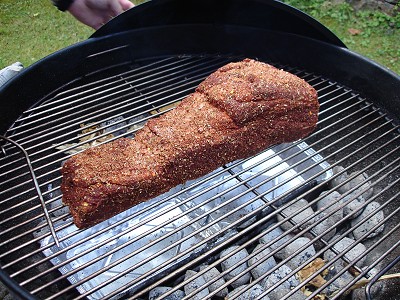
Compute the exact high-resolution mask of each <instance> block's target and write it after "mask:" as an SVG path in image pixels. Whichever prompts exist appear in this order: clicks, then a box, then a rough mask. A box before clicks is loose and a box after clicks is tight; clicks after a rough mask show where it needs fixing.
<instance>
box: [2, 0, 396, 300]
mask: <svg viewBox="0 0 400 300" xmlns="http://www.w3.org/2000/svg"><path fill="white" fill-rule="evenodd" d="M245 57H250V58H254V59H258V60H260V61H264V62H267V63H270V64H273V65H275V66H277V67H279V68H282V69H284V70H287V71H289V72H291V73H294V74H296V75H297V76H299V77H301V78H303V79H305V80H306V81H307V82H309V83H310V84H311V85H312V86H313V87H314V88H315V89H316V90H317V91H318V96H319V101H320V104H321V111H320V116H319V122H318V128H317V130H316V131H315V132H314V133H313V134H311V135H310V136H309V137H307V138H305V139H304V140H301V141H297V142H294V143H291V144H285V145H277V146H275V147H271V148H270V149H267V150H266V151H264V152H263V153H261V154H260V155H258V156H256V157H253V158H249V159H246V160H242V161H237V162H233V163H231V164H228V165H226V166H224V167H223V168H220V169H218V170H215V171H214V172H213V173H211V174H209V175H207V176H206V177H204V178H200V179H199V180H195V181H192V182H188V183H186V184H184V185H182V186H178V187H176V188H174V189H172V190H171V191H170V192H168V193H166V194H164V195H161V196H160V197H157V198H156V199H153V200H150V201H148V202H146V203H143V204H140V205H138V206H137V207H134V208H132V209H130V210H128V211H127V212H124V213H122V214H120V215H118V216H116V217H115V218H112V219H110V220H108V221H105V222H103V223H101V224H99V225H96V226H95V227H93V228H90V229H88V230H84V231H82V230H81V231H79V230H77V228H76V227H74V225H73V224H72V219H71V217H70V215H69V213H68V210H67V209H66V208H65V207H64V206H63V205H62V203H61V193H60V190H59V185H60V180H61V176H60V167H61V164H62V163H63V161H65V160H66V159H67V158H68V157H70V156H71V155H72V154H73V153H76V152H79V151H82V150H83V149H84V148H87V147H89V146H94V145H96V144H102V143H106V142H108V141H111V140H114V139H117V138H118V137H121V136H127V137H131V136H134V133H135V132H136V131H137V130H138V129H139V128H140V127H141V126H142V125H143V123H144V122H145V121H147V120H148V119H151V118H154V117H156V116H158V115H160V114H162V113H164V112H166V111H168V110H170V109H173V106H174V105H175V104H176V102H177V101H180V100H181V99H183V98H184V97H185V96H186V95H188V94H189V93H191V92H192V91H193V90H194V88H195V87H196V86H197V85H198V84H199V83H200V82H201V81H202V80H203V79H204V78H205V77H206V76H207V75H208V74H210V73H211V72H213V71H214V70H216V69H217V68H218V67H220V66H222V65H224V64H226V63H228V62H232V61H238V60H241V59H243V58H245ZM0 99H1V103H2V112H1V116H2V119H1V123H0V132H1V133H2V136H1V142H2V144H1V150H2V154H1V158H0V160H1V165H0V169H1V172H0V174H1V175H0V182H1V191H0V207H1V209H0V215H1V218H0V236H1V239H0V247H1V248H0V249H1V250H0V259H1V260H0V261H1V269H0V276H1V277H0V278H1V280H2V281H3V282H4V283H5V284H6V285H7V286H8V287H9V288H10V290H11V291H12V292H13V294H15V296H16V297H18V298H22V299H36V298H40V299H117V298H127V299H148V298H149V295H152V294H151V293H153V292H154V288H156V287H160V286H167V287H169V288H172V289H170V290H169V291H168V292H167V293H165V294H164V295H163V296H164V297H167V296H168V295H172V294H173V293H176V291H178V290H181V291H183V290H185V289H186V295H185V296H184V298H183V299H196V298H192V297H195V296H196V295H197V296H198V297H199V298H197V299H202V298H211V299H220V297H218V294H219V292H221V291H223V290H224V289H228V292H230V293H231V294H230V295H231V296H230V297H231V299H234V298H235V297H236V296H239V294H242V296H244V295H245V294H248V293H249V291H250V290H253V291H254V290H255V288H257V287H259V286H263V288H262V290H261V292H260V293H259V294H257V296H254V297H253V298H251V299H267V298H263V297H265V296H266V295H269V296H270V297H272V294H273V292H274V291H277V290H278V289H279V286H281V285H283V284H285V283H287V282H290V281H291V280H292V279H293V277H295V279H296V280H297V281H298V283H297V284H296V285H294V286H292V287H291V288H290V289H288V290H286V292H285V293H284V294H283V295H281V296H280V297H281V299H298V298H296V297H299V295H301V298H299V299H306V298H307V299H313V298H314V297H317V296H320V297H321V295H323V294H324V295H325V294H327V298H326V299H339V298H349V299H351V298H353V299H359V298H357V297H361V299H362V297H366V298H368V299H372V298H374V299H383V298H385V299H397V298H396V297H397V296H398V294H399V293H400V291H399V289H398V287H397V286H398V281H396V280H395V279H391V280H389V279H388V280H384V281H383V282H384V283H383V284H382V283H379V282H377V280H378V279H382V276H387V275H389V274H391V273H396V272H398V269H399V267H398V261H399V255H400V251H399V244H400V241H399V240H400V239H399V236H400V228H399V227H400V220H399V210H400V205H399V204H400V197H399V193H400V189H399V186H400V184H399V178H400V170H399V161H400V152H399V146H400V140H399V137H400V131H399V117H400V78H399V76H397V75H396V74H394V73H393V72H390V71H388V70H386V69H384V68H383V67H381V66H379V65H378V64H376V63H374V62H372V61H370V60H368V59H366V58H364V57H362V56H360V55H358V54H356V53H353V52H351V51H349V50H348V49H347V48H346V47H345V46H344V45H343V43H342V42H341V41H340V40H339V39H338V38H337V37H336V36H334V35H333V34H332V33H331V32H330V31H329V30H327V29H326V28H325V27H323V26H322V25H321V24H319V23H318V22H316V21H315V20H313V19H312V18H310V17H308V16H307V15H305V14H303V13H302V12H300V11H298V10H296V9H294V8H292V7H289V6H287V5H285V4H283V3H281V2H278V1H276V2H275V1H255V0H254V1H253V0H251V1H235V0H231V1H217V2H215V1H207V0H203V1H194V0H185V1H183V0H175V1H172V0H170V1H169V0H164V1H162V0H160V1H151V2H147V3H145V4H142V5H139V6H137V7H136V8H134V9H132V10H130V11H128V12H126V13H124V14H122V15H121V16H119V17H117V18H115V19H114V20H112V21H111V22H110V23H108V24H106V25H105V26H104V27H102V28H101V29H100V30H99V31H97V32H96V33H95V34H94V35H93V36H92V37H91V38H89V39H88V40H87V41H84V42H82V43H79V44H77V45H74V46H72V47H69V48H66V49H64V50H62V51H59V52H57V53H54V54H52V55H50V56H48V57H46V58H45V59H43V60H42V61H40V62H38V63H36V64H35V65H33V66H31V67H29V68H27V69H26V70H25V71H24V72H22V74H20V75H18V76H17V77H16V78H14V79H13V80H12V81H10V82H9V83H8V84H7V85H5V86H4V87H2V88H1V90H0ZM339 166H340V167H342V168H338V167H339ZM334 170H336V171H334ZM337 170H339V171H337ZM346 173H347V174H351V175H350V176H349V177H348V178H347V179H345V180H344V181H343V180H342V181H341V183H340V184H339V185H337V186H335V187H333V186H332V182H335V181H338V180H337V179H339V178H343V176H344V174H346ZM364 173H365V174H367V175H368V178H364V180H362V181H359V182H358V183H357V184H356V185H355V186H353V187H352V188H351V189H350V190H348V191H347V192H344V193H341V196H340V197H339V198H336V200H334V201H333V200H332V201H331V202H330V203H329V205H328V206H327V207H324V208H323V209H322V210H317V204H318V201H319V200H321V198H323V196H321V193H322V192H326V193H327V194H326V195H329V194H332V193H333V192H334V190H336V189H339V188H340V187H341V186H344V185H346V184H347V183H349V182H351V181H352V180H353V179H354V178H356V177H358V176H359V175H360V174H364ZM371 187H372V188H373V189H374V192H373V195H372V196H370V197H369V198H368V199H367V200H366V201H365V202H364V203H363V204H362V206H360V207H358V209H357V211H365V212H367V209H366V207H367V206H368V205H369V204H370V203H371V202H377V203H379V204H380V206H379V207H376V208H375V210H374V211H372V212H370V213H368V212H367V213H365V214H364V215H362V216H363V217H361V219H360V218H359V219H357V220H358V221H354V219H353V217H354V215H355V214H356V213H357V211H354V212H353V213H352V214H350V215H347V216H346V217H344V218H342V219H340V220H338V221H337V222H336V223H335V224H334V225H332V226H331V227H328V228H326V229H324V230H323V231H322V232H320V231H317V230H316V228H317V226H318V225H319V224H321V223H322V222H323V221H324V220H326V219H328V218H329V216H331V215H333V214H335V213H336V212H337V211H339V210H340V209H343V207H345V206H346V205H347V204H348V203H350V202H352V201H353V200H355V199H358V197H359V196H360V195H363V194H364V193H365V192H367V191H368V190H369V189H370V188H371ZM346 196H349V197H347V198H346ZM345 198H346V199H347V201H348V202H343V199H345ZM300 199H305V201H306V203H307V204H306V205H305V206H303V207H301V208H299V209H297V210H295V211H292V212H291V213H288V211H287V210H286V209H287V208H288V207H292V205H293V204H295V203H297V202H299V201H300ZM310 209H312V211H313V213H312V214H309V215H307V216H306V217H303V218H300V219H299V218H296V216H298V215H301V214H302V213H303V212H305V211H309V210H310ZM378 213H379V214H380V216H381V218H379V220H378V221H376V222H375V223H374V224H373V225H372V226H370V227H368V229H367V230H366V231H364V232H362V233H361V235H357V237H354V234H353V232H354V230H355V229H357V228H360V226H363V225H362V224H363V223H370V222H371V219H372V217H373V216H375V215H377V214H378ZM317 217H318V218H319V219H318V221H317V222H311V220H315V219H316V218H317ZM352 220H353V221H352ZM284 224H290V225H289V228H287V229H285V230H284V231H283V233H282V234H280V235H278V236H275V237H273V238H270V239H268V240H265V239H264V241H263V242H262V243H261V244H259V242H260V240H262V239H263V237H265V235H266V234H268V233H270V234H271V233H273V232H274V231H275V230H277V229H279V228H281V227H283V226H284ZM332 228H335V230H336V234H335V235H334V236H333V237H330V238H329V239H328V238H327V234H328V233H329V232H331V230H332ZM382 228H383V231H381V232H379V234H377V235H376V236H375V237H372V238H368V236H369V235H370V234H371V233H372V232H374V231H376V230H378V229H382ZM344 237H353V238H354V239H353V240H352V241H353V242H351V243H350V244H348V245H346V246H345V247H344V249H341V250H340V249H338V247H337V246H335V244H336V243H337V242H338V241H339V240H340V239H342V238H344ZM298 238H307V240H306V241H307V242H306V243H304V244H302V245H301V246H298V248H297V249H296V250H295V251H294V252H292V253H290V255H288V256H286V257H284V258H280V259H279V258H277V259H276V265H274V266H273V267H272V268H271V269H269V270H267V271H265V272H263V274H261V276H258V277H256V276H251V277H252V279H251V280H249V281H248V282H246V287H245V288H244V289H242V290H241V291H239V292H232V291H233V287H232V284H233V285H234V283H235V282H236V281H237V280H238V279H239V280H240V279H241V278H243V277H244V276H246V274H248V273H249V272H250V273H252V271H254V269H256V268H257V266H261V265H262V264H263V263H264V262H266V261H267V260H268V259H270V258H271V257H276V256H277V254H278V253H279V252H281V251H282V250H283V249H287V248H286V247H287V246H288V245H290V244H291V243H292V242H293V241H294V240H296V239H298ZM358 243H362V244H363V245H365V249H364V250H363V251H362V252H360V253H358V254H356V255H350V253H351V251H352V249H353V248H355V247H356V245H357V244H358ZM257 245H261V246H258V247H256V246H257ZM310 247H314V249H315V252H313V253H312V254H311V255H308V256H307V258H306V259H305V260H302V261H301V262H299V264H298V265H295V266H292V267H291V269H290V271H289V272H287V273H285V274H284V275H283V276H281V277H280V278H279V280H277V281H275V282H273V284H272V285H268V286H265V285H264V281H265V280H266V279H267V278H269V277H270V276H271V274H274V272H275V271H276V270H278V269H280V268H281V267H282V266H283V265H287V264H288V263H290V262H291V261H293V260H294V259H295V258H296V257H297V256H298V254H301V253H303V252H304V251H306V250H307V249H309V248H310ZM226 249H234V250H232V252H230V253H229V254H228V255H227V256H221V253H222V252H224V251H225V250H226ZM266 249H268V251H269V252H268V254H267V255H264V256H260V253H263V252H264V250H266ZM243 251H247V253H248V256H246V257H244V258H237V257H238V256H239V254H240V253H242V252H243ZM327 251H331V253H333V256H332V257H331V259H330V260H325V262H324V264H323V266H322V269H320V270H319V271H318V272H313V273H312V275H311V277H308V278H307V279H305V280H304V281H301V282H299V278H298V274H299V271H301V270H304V268H305V267H306V266H307V265H309V264H310V263H312V262H313V261H315V260H316V259H317V258H324V253H326V252H327ZM228 258H232V259H238V260H237V261H236V262H235V263H234V264H233V265H231V266H229V267H227V268H222V267H221V263H223V262H224V261H226V260H227V259H228ZM250 260H253V263H252V264H250V263H249V261H250ZM254 260H255V262H254ZM339 262H344V263H343V266H344V267H343V268H342V269H338V268H336V269H335V268H334V267H335V265H336V263H339ZM361 262H363V263H362V264H361ZM243 266H245V267H244V268H243ZM214 267H215V268H216V269H217V270H219V272H220V273H219V275H218V276H217V277H215V278H214V279H209V280H208V281H207V282H205V284H204V285H199V286H197V288H195V289H193V290H190V291H189V290H188V287H189V286H193V285H194V284H193V282H194V280H199V278H200V279H201V278H204V274H206V273H207V272H208V271H209V270H210V269H211V268H214ZM188 270H192V271H195V272H197V273H195V275H194V276H193V277H191V278H190V279H188V278H186V277H185V274H187V272H188ZM332 270H335V271H332ZM320 273H324V274H325V275H324V280H325V281H324V283H323V284H322V285H320V286H319V287H314V288H310V287H309V285H310V281H311V280H313V279H315V278H317V276H318V274H320ZM326 274H327V275H326ZM343 274H350V276H351V277H347V278H350V279H348V280H347V281H345V283H342V284H340V285H339V287H338V288H336V290H334V291H333V292H332V291H331V292H329V293H328V292H327V290H328V289H329V288H330V287H331V286H332V285H335V284H336V283H337V282H338V281H339V280H340V279H341V278H342V275H343ZM221 278H225V282H224V283H223V284H222V285H218V287H217V289H216V290H213V291H210V292H209V294H208V295H207V296H200V295H202V294H201V293H202V292H203V291H204V289H209V287H210V286H211V285H212V284H213V283H216V282H218V281H219V280H220V279H221ZM365 279H369V280H371V282H370V284H369V285H368V287H367V288H366V290H365V293H364V290H363V289H362V290H361V293H360V290H355V292H354V291H353V287H354V285H355V284H356V283H359V282H360V281H362V280H365ZM196 282H197V281H196ZM381 282H382V281H381ZM196 284H198V283H196ZM306 286H307V288H308V289H309V290H310V292H309V293H308V294H307V296H305V294H304V289H305V287H306ZM374 289H375V292H374ZM259 291H260V290H259ZM232 293H236V294H235V295H234V296H232ZM299 293H301V294H299ZM245 299H248V298H245Z"/></svg>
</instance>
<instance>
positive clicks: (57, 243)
mask: <svg viewBox="0 0 400 300" xmlns="http://www.w3.org/2000/svg"><path fill="white" fill-rule="evenodd" d="M0 139H2V140H5V141H6V142H8V143H11V144H13V145H14V146H16V147H17V148H18V149H19V150H20V151H21V152H22V153H23V154H24V156H25V160H26V164H27V166H28V169H29V173H30V175H31V177H32V181H33V184H34V186H35V190H36V193H37V195H38V197H39V200H40V204H41V206H42V209H43V212H44V216H45V218H46V221H47V225H48V226H49V228H50V232H51V235H52V236H53V239H54V242H55V243H56V245H57V247H59V246H60V242H59V240H58V237H57V234H56V231H55V229H54V225H53V221H52V220H51V218H50V215H49V212H48V210H47V208H46V203H45V202H44V199H43V195H42V192H41V191H40V187H39V183H38V181H37V178H36V175H35V172H34V170H33V167H32V163H31V160H30V158H29V155H28V153H27V152H26V151H25V149H24V148H23V147H22V146H21V145H19V144H18V143H17V142H15V141H13V140H11V139H9V138H7V137H5V136H3V135H0ZM1 149H2V152H3V154H4V155H7V153H6V151H5V149H4V147H1Z"/></svg>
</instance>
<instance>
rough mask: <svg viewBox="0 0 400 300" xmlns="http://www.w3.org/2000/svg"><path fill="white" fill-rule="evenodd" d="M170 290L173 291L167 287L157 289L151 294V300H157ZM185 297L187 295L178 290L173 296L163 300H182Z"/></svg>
mask: <svg viewBox="0 0 400 300" xmlns="http://www.w3.org/2000/svg"><path fill="white" fill-rule="evenodd" d="M170 290H172V288H171V287H167V286H158V287H155V288H154V289H152V290H151V291H150V293H149V300H155V299H157V298H159V297H161V296H162V295H164V294H165V293H166V292H168V291H170ZM183 297H185V293H184V292H183V291H181V290H177V291H175V292H173V293H172V294H171V295H169V296H167V297H164V298H163V299H164V300H180V299H182V298H183Z"/></svg>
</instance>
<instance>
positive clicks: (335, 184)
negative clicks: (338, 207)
mask: <svg viewBox="0 0 400 300" xmlns="http://www.w3.org/2000/svg"><path fill="white" fill-rule="evenodd" d="M332 172H333V175H334V176H336V175H337V176H336V177H335V178H332V180H331V181H329V188H330V189H336V190H337V191H338V192H339V193H340V194H343V193H345V192H346V191H348V190H349V189H350V184H349V183H348V182H347V183H343V182H345V181H346V180H347V179H348V178H349V174H347V172H346V171H345V169H344V168H343V167H342V166H335V167H333V169H332ZM339 173H340V174H339ZM342 183H343V185H341V184H342Z"/></svg>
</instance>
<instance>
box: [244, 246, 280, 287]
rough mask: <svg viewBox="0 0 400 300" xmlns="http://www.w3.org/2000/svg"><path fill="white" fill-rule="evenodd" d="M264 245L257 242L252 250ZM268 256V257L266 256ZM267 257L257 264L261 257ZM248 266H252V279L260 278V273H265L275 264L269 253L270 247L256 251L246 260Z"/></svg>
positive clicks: (259, 248)
mask: <svg viewBox="0 0 400 300" xmlns="http://www.w3.org/2000/svg"><path fill="white" fill-rule="evenodd" d="M263 247H265V246H264V245H263V244H258V245H257V246H256V247H255V248H254V250H253V252H254V253H255V252H256V251H259V250H261V248H263ZM268 256H269V257H268ZM266 257H268V258H267V259H266V260H264V261H263V262H261V263H260V264H257V262H259V261H261V260H262V259H264V258H266ZM248 264H249V267H252V269H251V274H252V275H253V278H254V279H257V278H260V277H261V276H262V275H264V274H265V273H267V272H268V271H269V270H271V269H272V268H273V267H275V266H276V261H275V258H274V257H273V256H272V255H271V249H270V248H268V247H267V248H265V249H263V250H262V251H261V252H260V253H257V254H256V255H254V256H253V257H252V258H250V259H249V261H248Z"/></svg>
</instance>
